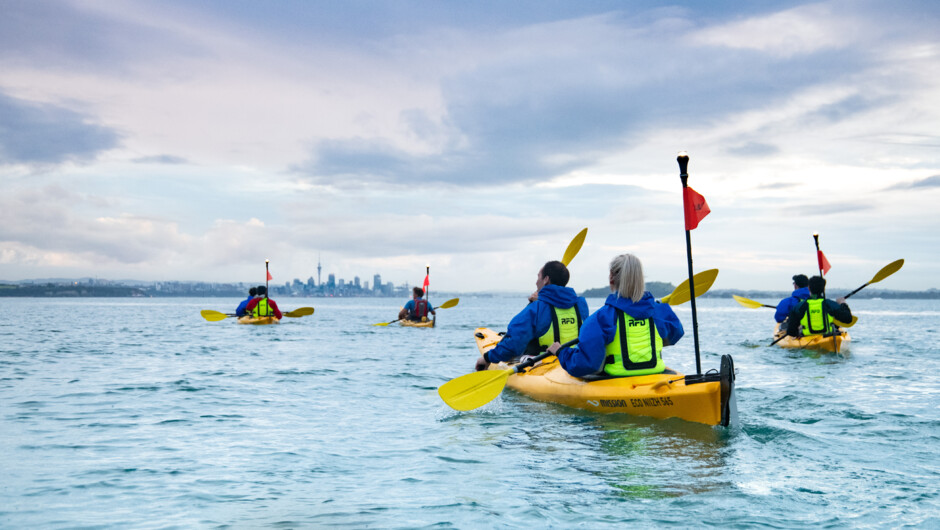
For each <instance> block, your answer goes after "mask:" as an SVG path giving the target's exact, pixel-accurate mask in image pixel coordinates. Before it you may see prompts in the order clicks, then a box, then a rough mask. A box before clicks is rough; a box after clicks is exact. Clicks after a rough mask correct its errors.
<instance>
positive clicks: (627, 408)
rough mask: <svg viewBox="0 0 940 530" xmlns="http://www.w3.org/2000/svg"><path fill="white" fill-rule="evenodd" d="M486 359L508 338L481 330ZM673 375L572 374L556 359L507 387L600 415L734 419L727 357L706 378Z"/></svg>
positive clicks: (521, 375)
mask: <svg viewBox="0 0 940 530" xmlns="http://www.w3.org/2000/svg"><path fill="white" fill-rule="evenodd" d="M475 336H476V342H477V348H478V349H479V350H480V355H482V354H483V353H484V352H487V351H489V350H491V349H492V348H493V347H495V346H496V343H498V342H499V341H500V340H501V339H502V336H501V335H500V334H499V333H497V332H495V331H493V330H491V329H489V328H477V330H476V333H475ZM513 364H515V363H493V364H491V365H490V369H491V370H505V369H507V368H512V366H513ZM666 371H667V373H662V374H654V375H641V376H635V377H606V376H601V377H597V378H595V377H589V378H578V377H572V376H570V375H568V372H566V371H565V370H564V369H563V368H562V367H561V365H560V364H559V363H558V358H557V357H555V356H550V357H546V358H545V359H544V360H543V361H541V362H540V363H538V364H536V365H535V366H534V367H533V368H530V369H529V370H527V371H524V372H522V373H516V374H512V375H510V376H509V380H508V381H507V383H506V385H507V386H509V387H510V388H512V389H513V390H516V391H517V392H521V393H523V394H525V395H527V396H529V397H532V398H534V399H537V400H539V401H548V402H552V403H560V404H562V405H567V406H569V407H574V408H578V409H585V410H591V411H595V412H605V413H608V412H620V413H624V414H632V415H634V416H652V417H654V418H681V419H683V420H686V421H693V422H697V423H705V424H708V425H722V426H727V425H728V424H729V423H730V422H731V417H732V416H733V415H734V413H733V411H734V410H735V408H736V407H735V404H734V401H735V398H734V362H733V361H732V359H731V356H730V355H723V356H722V358H721V370H720V372H718V373H709V374H705V375H702V376H694V375H693V376H688V377H686V376H683V375H682V374H679V373H676V372H674V371H672V370H669V369H667V370H666Z"/></svg>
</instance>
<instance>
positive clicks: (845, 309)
mask: <svg viewBox="0 0 940 530" xmlns="http://www.w3.org/2000/svg"><path fill="white" fill-rule="evenodd" d="M839 300H842V302H841V303H840V302H838V301H832V300H828V299H827V300H826V311H828V312H829V314H830V315H832V318H834V319H836V320H838V321H839V322H851V321H852V310H851V309H849V306H848V304H846V303H845V298H840V299H839Z"/></svg>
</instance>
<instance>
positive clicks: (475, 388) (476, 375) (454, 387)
mask: <svg viewBox="0 0 940 530" xmlns="http://www.w3.org/2000/svg"><path fill="white" fill-rule="evenodd" d="M513 372H514V370H513V369H512V368H509V369H507V370H483V371H480V372H473V373H469V374H466V375H462V376H460V377H458V378H456V379H451V380H450V381H448V382H446V383H444V384H443V385H441V386H440V387H439V388H438V389H437V393H438V394H439V395H440V396H441V399H443V400H444V403H447V404H448V405H449V406H450V407H451V408H453V409H456V410H473V409H475V408H478V407H482V406H483V405H486V404H487V403H489V402H490V401H493V400H494V399H496V396H498V395H499V393H500V392H502V391H503V387H505V386H506V380H507V379H509V376H510V375H512V374H513Z"/></svg>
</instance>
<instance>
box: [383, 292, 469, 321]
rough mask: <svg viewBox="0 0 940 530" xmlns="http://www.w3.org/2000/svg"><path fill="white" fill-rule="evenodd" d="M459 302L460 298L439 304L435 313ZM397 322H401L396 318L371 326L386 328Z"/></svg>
mask: <svg viewBox="0 0 940 530" xmlns="http://www.w3.org/2000/svg"><path fill="white" fill-rule="evenodd" d="M459 302H460V298H451V299H450V300H448V301H446V302H444V303H443V304H441V305H439V306H437V307H435V308H434V310H435V311H437V310H438V309H449V308H451V307H454V306H455V305H457V304H458V303H459ZM399 320H401V319H400V318H396V319H395V320H393V321H391V322H379V323H377V324H372V325H373V326H387V325H389V324H394V323H395V322H398V321H399Z"/></svg>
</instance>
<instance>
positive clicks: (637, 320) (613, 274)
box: [548, 254, 685, 377]
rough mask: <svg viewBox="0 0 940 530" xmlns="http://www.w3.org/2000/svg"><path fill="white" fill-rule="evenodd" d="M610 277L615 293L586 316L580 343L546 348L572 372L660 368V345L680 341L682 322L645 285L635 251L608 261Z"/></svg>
mask: <svg viewBox="0 0 940 530" xmlns="http://www.w3.org/2000/svg"><path fill="white" fill-rule="evenodd" d="M608 280H609V282H610V290H611V291H612V292H613V294H611V295H609V296H608V297H607V300H606V301H605V302H604V307H601V308H600V309H598V310H597V311H595V312H594V314H593V315H591V316H589V317H588V318H587V320H585V321H584V326H583V327H582V328H581V337H580V339H579V342H578V345H577V346H574V347H570V348H563V349H562V348H561V344H559V343H558V342H556V343H555V344H552V345H551V346H550V347H549V348H548V351H549V352H552V353H555V354H556V355H557V356H558V362H559V364H561V367H562V368H564V369H565V371H567V372H568V373H569V374H571V375H572V376H574V377H584V376H587V375H595V374H601V373H603V374H607V375H608V376H611V377H629V376H635V375H647V374H660V373H663V372H664V371H665V370H666V365H665V363H664V362H663V357H662V349H663V346H669V345H672V344H675V343H677V342H679V339H681V338H682V335H683V334H684V333H685V331H684V330H683V329H682V322H680V321H679V317H677V316H676V314H675V313H674V312H673V311H672V308H671V307H670V306H669V305H668V304H663V303H659V302H657V301H656V300H655V299H654V298H653V295H652V294H651V293H650V292H649V291H647V290H646V284H645V282H644V281H643V265H642V263H640V260H639V258H637V257H636V256H634V255H633V254H621V255H619V256H617V257H615V258H614V259H613V260H611V262H610V275H609V277H608Z"/></svg>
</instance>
